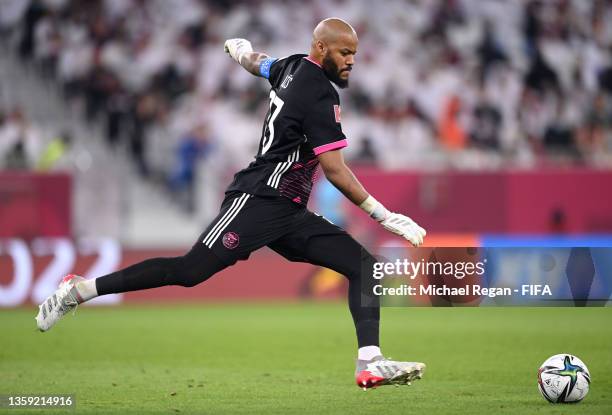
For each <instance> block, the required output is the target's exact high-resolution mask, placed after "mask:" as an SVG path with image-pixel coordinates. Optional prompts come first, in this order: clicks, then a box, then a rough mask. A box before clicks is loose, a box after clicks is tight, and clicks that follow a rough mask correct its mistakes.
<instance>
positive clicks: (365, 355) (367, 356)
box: [357, 346, 382, 360]
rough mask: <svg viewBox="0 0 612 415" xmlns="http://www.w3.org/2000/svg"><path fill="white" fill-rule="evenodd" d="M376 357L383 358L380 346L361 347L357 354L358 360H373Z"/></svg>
mask: <svg viewBox="0 0 612 415" xmlns="http://www.w3.org/2000/svg"><path fill="white" fill-rule="evenodd" d="M376 356H382V352H381V351H380V347H378V346H365V347H360V348H359V351H358V352H357V359H359V360H372V359H373V358H375V357H376Z"/></svg>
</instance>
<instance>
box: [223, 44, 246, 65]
mask: <svg viewBox="0 0 612 415" xmlns="http://www.w3.org/2000/svg"><path fill="white" fill-rule="evenodd" d="M223 49H224V50H225V51H226V52H227V53H229V55H230V56H231V57H232V58H233V59H234V60H235V61H236V62H238V63H240V59H241V58H242V56H243V55H244V54H245V53H248V52H253V47H252V46H251V42H249V41H248V40H246V39H228V40H226V41H225V45H224V46H223Z"/></svg>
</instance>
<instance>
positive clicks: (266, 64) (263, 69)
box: [259, 58, 278, 79]
mask: <svg viewBox="0 0 612 415" xmlns="http://www.w3.org/2000/svg"><path fill="white" fill-rule="evenodd" d="M277 60H278V58H266V59H264V60H263V61H261V63H260V64H259V73H260V74H261V76H263V77H264V78H266V79H269V78H270V67H271V66H272V64H273V63H274V62H276V61H277Z"/></svg>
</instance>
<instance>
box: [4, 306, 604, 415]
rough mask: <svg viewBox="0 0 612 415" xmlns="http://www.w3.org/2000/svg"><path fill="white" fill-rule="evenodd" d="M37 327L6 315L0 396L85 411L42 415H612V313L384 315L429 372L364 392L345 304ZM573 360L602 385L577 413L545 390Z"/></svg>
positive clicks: (390, 341)
mask: <svg viewBox="0 0 612 415" xmlns="http://www.w3.org/2000/svg"><path fill="white" fill-rule="evenodd" d="M34 314H35V310H34V309H18V310H2V311H0V329H1V331H0V394H4V395H6V394H52V393H72V394H75V396H76V400H77V407H76V410H64V411H62V410H52V411H51V410H49V411H43V412H45V413H53V414H55V413H58V414H59V413H69V414H75V413H78V414H81V413H83V414H93V413H105V414H147V413H159V414H162V413H163V414H168V413H180V414H191V413H193V414H239V413H244V414H302V413H308V414H362V413H363V414H396V413H397V414H407V413H410V414H449V413H452V414H611V413H612V324H611V322H612V308H385V309H383V310H382V333H381V337H382V345H383V351H384V352H385V353H386V354H387V355H388V356H391V357H393V358H396V359H405V360H417V361H423V362H425V363H427V365H428V369H427V372H426V373H425V377H424V378H423V380H421V381H417V382H414V383H413V385H412V386H410V387H393V386H391V387H389V386H387V387H382V388H379V389H376V390H368V391H367V392H364V391H362V390H361V389H359V388H357V387H356V386H355V385H354V380H353V370H354V360H353V359H354V357H355V337H354V334H353V327H352V321H351V320H350V316H349V314H348V310H347V309H346V307H345V305H344V304H340V303H325V304H317V303H305V304H260V305H258V304H218V305H206V306H205V305H202V306H200V305H176V306H138V307H136V306H123V307H116V308H87V307H81V308H79V310H78V311H77V313H76V316H75V317H73V316H67V317H66V318H65V319H64V321H62V322H61V323H60V324H59V325H58V326H57V327H55V328H54V329H53V330H51V331H50V332H48V333H38V332H36V331H35V330H34V327H35V323H34V320H33V317H34ZM563 352H568V353H573V354H576V355H577V356H579V357H580V358H581V359H582V360H584V361H585V363H586V364H587V365H588V366H589V369H590V371H591V376H592V379H593V381H592V384H591V390H590V393H589V395H588V396H587V397H586V399H585V400H584V401H583V402H581V403H579V404H576V405H553V404H549V403H547V402H546V401H545V400H544V399H543V398H542V397H541V396H540V394H539V392H538V390H537V386H536V372H537V369H538V367H539V365H540V364H541V363H542V362H543V361H544V360H545V359H546V358H547V357H549V356H550V355H553V354H556V353H563ZM0 413H7V414H16V413H42V412H41V411H40V410H15V409H10V410H8V409H0Z"/></svg>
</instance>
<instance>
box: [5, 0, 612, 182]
mask: <svg viewBox="0 0 612 415" xmlns="http://www.w3.org/2000/svg"><path fill="white" fill-rule="evenodd" d="M0 11H1V13H0V16H1V17H0V33H2V35H3V36H8V37H10V38H11V39H12V43H11V44H12V45H13V50H14V51H15V53H16V54H18V56H19V57H20V58H21V59H23V60H24V61H25V62H30V63H31V64H33V65H34V66H35V67H37V68H38V69H39V71H40V74H41V76H44V77H47V78H48V79H49V80H50V81H51V82H56V83H58V84H59V85H60V86H61V89H62V91H63V94H64V96H65V98H66V100H68V101H69V102H71V103H74V102H77V103H80V105H81V107H82V108H83V114H84V117H85V118H86V119H87V120H88V121H89V122H98V123H102V125H104V131H105V135H106V140H107V141H108V145H109V146H112V147H118V148H120V149H128V150H129V152H130V154H131V155H132V157H133V160H134V163H135V166H136V167H137V169H138V171H139V172H140V173H141V174H142V175H143V176H145V177H157V176H158V175H160V174H162V175H163V176H164V177H165V178H167V180H168V183H169V185H170V186H171V187H173V188H177V189H179V188H181V187H182V186H191V183H192V182H193V180H194V179H193V177H194V169H195V166H196V165H197V163H198V162H199V161H201V160H205V159H207V158H211V155H213V154H214V155H215V157H214V158H215V159H217V161H218V160H222V161H223V163H222V164H223V165H224V166H226V167H227V169H228V171H232V170H233V169H236V168H240V167H243V166H244V165H245V163H247V162H248V161H249V160H250V159H251V158H252V157H253V154H254V153H255V151H256V148H257V143H258V140H259V135H260V131H261V123H262V120H263V116H264V114H265V112H266V109H267V106H268V103H267V83H266V82H265V81H264V80H262V79H259V78H256V77H253V76H251V75H250V74H248V73H247V72H246V71H244V70H242V69H241V68H240V67H239V65H237V64H236V63H235V62H233V61H232V60H231V59H229V58H228V57H227V56H226V55H225V54H224V53H223V42H224V39H226V38H230V37H246V38H249V39H250V40H251V42H252V44H253V47H254V49H255V50H258V51H262V52H265V53H268V54H269V55H272V56H277V57H281V56H285V55H288V54H292V53H308V49H309V47H310V39H311V32H312V29H313V27H314V26H315V24H316V23H317V22H318V21H319V20H321V19H323V18H325V17H329V16H338V17H341V18H344V19H346V20H347V21H349V22H350V23H351V24H353V26H354V27H355V28H356V30H357V33H358V35H359V38H360V44H359V48H358V53H357V56H356V65H355V68H354V70H353V72H352V74H351V81H350V88H348V89H346V90H342V91H340V93H341V97H342V104H343V107H344V108H343V128H344V130H345V132H346V134H347V136H348V137H349V140H350V143H351V145H350V146H349V148H348V149H347V151H348V156H349V157H350V158H352V159H353V160H354V161H355V162H359V163H364V164H374V165H377V166H379V167H381V168H385V169H402V168H404V169H411V168H432V167H433V168H449V167H451V168H455V167H456V168H465V169H482V168H498V167H526V168H532V167H542V166H547V165H559V164H562V165H591V166H602V167H607V166H612V158H611V155H612V23H611V22H612V1H610V0H593V1H584V0H547V1H538V0H514V1H503V0H382V1H377V2H374V1H368V0H313V1H303V0H299V1H298V0H282V1H281V0H266V1H264V0H258V1H256V0H242V1H240V0H233V1H227V0H225V1H222V0H87V1H79V0H31V1H30V0H3V1H2V2H0ZM7 116H8V115H5V116H4V118H5V119H6V118H7Z"/></svg>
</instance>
